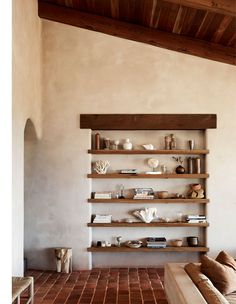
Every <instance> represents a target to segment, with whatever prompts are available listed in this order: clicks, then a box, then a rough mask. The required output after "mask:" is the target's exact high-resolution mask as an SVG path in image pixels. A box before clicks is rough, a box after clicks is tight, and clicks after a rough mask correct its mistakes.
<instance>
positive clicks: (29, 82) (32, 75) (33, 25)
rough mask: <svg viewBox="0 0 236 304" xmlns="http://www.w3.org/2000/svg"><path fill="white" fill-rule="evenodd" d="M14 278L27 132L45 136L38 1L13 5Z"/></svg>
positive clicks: (18, 271)
mask: <svg viewBox="0 0 236 304" xmlns="http://www.w3.org/2000/svg"><path fill="white" fill-rule="evenodd" d="M12 5H13V109H12V111H13V114H12V115H13V125H12V132H13V148H12V149H13V151H12V154H13V204H12V225H13V227H12V232H13V237H12V244H13V245H12V246H13V254H12V257H13V265H12V271H13V275H22V273H23V231H24V128H25V124H26V121H27V119H28V118H30V119H31V121H32V122H33V123H34V126H35V128H36V131H37V136H38V137H40V136H41V21H40V19H39V18H38V16H37V1H36V0H14V1H13V4H12Z"/></svg>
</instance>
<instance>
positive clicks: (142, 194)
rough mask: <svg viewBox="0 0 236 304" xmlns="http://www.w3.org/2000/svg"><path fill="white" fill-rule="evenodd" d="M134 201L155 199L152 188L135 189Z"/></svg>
mask: <svg viewBox="0 0 236 304" xmlns="http://www.w3.org/2000/svg"><path fill="white" fill-rule="evenodd" d="M133 199H154V192H153V189H152V188H135V189H134V197H133Z"/></svg>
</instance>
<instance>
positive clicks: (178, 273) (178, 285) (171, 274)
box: [164, 263, 236, 304]
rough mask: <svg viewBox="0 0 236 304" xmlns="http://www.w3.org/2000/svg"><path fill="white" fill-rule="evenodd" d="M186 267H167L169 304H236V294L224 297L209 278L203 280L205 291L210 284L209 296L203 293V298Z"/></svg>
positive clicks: (172, 265) (166, 287)
mask: <svg viewBox="0 0 236 304" xmlns="http://www.w3.org/2000/svg"><path fill="white" fill-rule="evenodd" d="M185 265H186V264H185V263H168V264H166V265H165V274H164V286H165V292H166V297H167V300H168V303H169V304H206V303H208V304H216V303H219V304H221V303H222V304H226V303H230V304H236V292H233V293H230V294H227V295H226V296H223V295H222V294H221V293H220V292H219V291H218V289H216V288H215V287H214V286H213V284H212V283H211V281H210V280H209V279H208V278H206V279H201V284H202V287H203V289H204V287H205V286H204V285H207V284H208V287H207V296H206V293H205V294H204V293H203V294H204V296H203V294H202V293H201V292H200V290H199V289H198V287H197V286H196V285H195V283H194V282H193V281H192V279H191V278H190V276H189V275H188V274H187V272H186V271H185V269H184V268H185ZM195 265H199V264H195ZM209 286H210V295H209ZM205 291H206V290H205Z"/></svg>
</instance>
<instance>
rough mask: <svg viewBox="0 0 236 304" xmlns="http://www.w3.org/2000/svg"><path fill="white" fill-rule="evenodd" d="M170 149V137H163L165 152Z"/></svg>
mask: <svg viewBox="0 0 236 304" xmlns="http://www.w3.org/2000/svg"><path fill="white" fill-rule="evenodd" d="M170 149H171V137H170V136H169V135H167V136H165V150H170Z"/></svg>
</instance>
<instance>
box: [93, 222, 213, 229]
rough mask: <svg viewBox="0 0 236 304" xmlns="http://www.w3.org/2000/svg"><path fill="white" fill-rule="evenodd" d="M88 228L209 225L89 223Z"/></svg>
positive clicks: (204, 224)
mask: <svg viewBox="0 0 236 304" xmlns="http://www.w3.org/2000/svg"><path fill="white" fill-rule="evenodd" d="M87 226H88V227H130V228H132V227H208V226H209V223H194V224H190V223H179V222H176V223H158V222H151V223H143V222H133V223H126V222H112V223H88V224H87Z"/></svg>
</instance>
